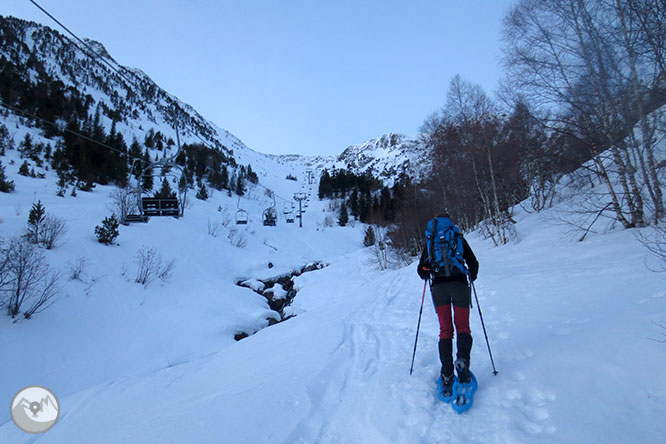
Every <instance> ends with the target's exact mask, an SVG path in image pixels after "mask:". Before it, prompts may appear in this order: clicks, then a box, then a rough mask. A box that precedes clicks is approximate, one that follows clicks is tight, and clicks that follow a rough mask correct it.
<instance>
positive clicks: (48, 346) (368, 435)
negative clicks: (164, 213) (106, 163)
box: [0, 139, 666, 444]
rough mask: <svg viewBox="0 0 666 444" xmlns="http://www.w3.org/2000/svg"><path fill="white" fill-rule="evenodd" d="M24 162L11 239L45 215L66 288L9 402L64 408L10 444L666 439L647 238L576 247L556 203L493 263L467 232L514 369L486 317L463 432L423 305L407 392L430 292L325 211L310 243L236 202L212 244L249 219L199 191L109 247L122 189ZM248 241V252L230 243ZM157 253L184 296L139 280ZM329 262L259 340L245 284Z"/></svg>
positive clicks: (12, 349) (663, 297)
mask: <svg viewBox="0 0 666 444" xmlns="http://www.w3.org/2000/svg"><path fill="white" fill-rule="evenodd" d="M19 140H20V139H19ZM12 156H14V157H12ZM12 158H15V160H18V157H17V153H16V152H15V151H9V152H8V155H7V156H5V157H3V158H2V161H3V164H4V165H5V166H7V172H8V174H9V176H10V178H11V179H12V180H14V181H15V182H16V192H14V193H10V194H0V218H1V219H2V220H1V221H0V236H2V237H3V238H4V239H5V240H7V239H8V238H10V237H11V236H13V235H18V234H21V233H22V231H23V229H24V227H25V222H26V220H27V216H28V211H29V209H30V206H31V204H32V202H33V201H36V200H37V199H41V201H42V202H43V203H44V204H45V206H46V209H47V212H50V213H53V214H55V215H57V216H59V217H62V218H65V219H66V220H67V225H68V232H67V234H66V236H65V238H64V239H63V242H62V243H61V245H60V246H58V247H57V248H55V249H53V250H48V251H44V253H45V255H46V257H47V259H48V261H49V263H50V264H51V267H52V268H54V269H57V270H60V271H61V273H62V276H61V281H60V288H61V293H60V296H59V297H58V300H57V301H56V303H55V304H54V305H53V306H51V307H50V308H48V309H47V310H45V311H44V312H42V313H39V314H37V315H35V316H34V318H32V319H30V320H19V321H17V322H13V321H12V320H11V319H10V318H8V317H7V316H5V315H4V313H3V315H2V317H0V351H1V353H2V362H1V363H0V404H2V403H5V405H6V406H7V407H9V405H10V401H11V399H12V397H13V395H14V394H15V393H16V392H18V391H19V390H20V389H21V388H22V387H24V386H27V385H42V386H45V387H47V388H49V389H51V390H52V391H53V392H55V394H56V395H57V396H58V398H59V400H60V405H61V411H60V419H59V421H58V423H57V424H56V425H55V426H54V427H53V428H52V429H51V430H49V431H48V432H46V433H44V434H42V435H30V434H26V433H24V432H22V431H21V430H19V429H18V428H17V427H16V426H15V425H14V424H13V423H12V421H11V419H10V414H9V408H6V409H0V424H2V425H1V426H0V443H12V444H13V443H39V444H48V443H96V444H105V443H109V444H111V443H253V444H255V443H256V444H259V443H271V444H277V443H308V444H309V443H349V444H351V443H359V444H360V443H363V444H368V443H449V442H455V443H486V444H494V443H630V442H631V443H663V442H665V441H664V440H665V439H666V438H665V437H666V420H665V418H666V378H665V377H664V371H665V369H666V343H664V342H663V339H664V338H666V337H665V336H664V332H666V330H664V329H663V328H662V327H660V325H661V326H664V325H666V285H664V278H665V276H664V275H663V274H657V273H653V272H651V271H649V270H648V269H647V267H646V263H645V262H646V260H648V261H649V258H647V253H646V250H645V249H644V248H643V247H642V246H641V245H640V244H639V243H638V242H637V241H636V238H635V235H636V230H633V231H624V230H623V231H611V232H609V233H606V234H590V235H588V237H587V238H586V240H585V241H584V242H576V241H575V240H574V239H573V238H572V236H570V235H567V228H566V227H563V226H561V225H557V224H555V221H556V220H557V218H558V215H559V214H560V212H561V211H563V207H562V205H565V204H560V205H559V206H557V207H555V208H552V209H550V210H548V211H545V212H543V213H541V214H525V213H521V212H519V214H518V215H517V219H518V224H517V231H518V234H519V236H520V241H519V242H514V243H512V244H510V245H507V246H503V247H494V246H492V243H491V242H490V241H487V240H483V239H482V238H480V236H479V235H478V234H476V233H471V234H469V235H468V240H469V243H470V244H471V246H472V248H473V249H474V250H475V253H476V255H477V257H478V258H479V261H480V264H481V267H480V273H479V279H478V280H477V282H476V289H477V291H478V297H479V301H480V303H481V308H482V310H483V315H484V319H485V323H486V328H487V331H488V336H489V339H490V345H491V347H492V352H493V355H494V358H495V364H496V366H497V369H498V371H499V374H498V375H497V376H494V375H493V374H492V367H491V365H490V360H489V357H488V350H487V348H486V344H485V340H484V335H483V331H482V328H481V324H480V321H479V316H478V312H477V306H476V302H475V303H474V309H473V311H472V318H471V319H472V330H473V335H474V340H475V343H474V348H473V351H472V369H473V371H474V372H475V374H476V376H477V378H478V381H479V390H478V392H477V394H476V397H475V403H474V407H473V408H472V409H471V410H470V411H468V412H465V413H463V414H460V415H459V414H457V413H455V412H454V411H453V410H452V409H451V408H450V406H449V405H445V404H442V403H441V402H439V401H438V400H437V397H436V393H435V380H436V378H437V375H438V372H439V362H438V356H437V350H436V349H437V345H436V344H437V339H438V326H437V319H436V316H435V314H434V310H433V308H432V304H431V302H430V299H429V293H428V295H426V303H425V307H424V313H423V320H422V325H421V333H420V337H419V342H418V349H417V352H416V362H415V369H414V374H413V375H412V376H410V375H409V367H410V360H411V356H412V349H413V346H414V338H415V333H416V324H417V319H418V313H419V306H420V302H421V295H422V291H423V288H424V284H423V281H421V280H420V279H419V278H418V276H417V275H416V272H415V264H411V265H409V266H407V267H405V268H401V269H395V270H389V271H380V270H379V269H378V268H377V266H376V265H375V261H373V260H372V254H371V251H370V249H363V248H362V246H361V240H362V236H363V229H364V227H363V226H362V225H361V224H356V225H355V226H354V227H344V228H342V227H324V224H323V220H324V218H325V217H326V216H327V215H329V212H328V211H327V209H328V205H329V202H319V201H317V199H316V197H313V199H312V201H311V203H310V206H309V207H308V211H307V213H306V214H305V216H304V220H303V222H304V227H303V228H302V229H299V228H298V224H297V223H296V224H289V225H287V224H285V223H284V219H283V218H282V214H280V216H281V217H280V220H279V221H278V225H277V226H276V227H263V226H262V225H261V222H260V215H261V210H262V209H263V208H265V207H266V206H267V205H268V204H270V200H269V198H268V197H266V196H265V195H264V194H263V189H261V188H254V189H250V191H249V193H248V194H249V195H250V198H242V199H241V200H240V205H241V206H243V207H244V208H245V209H246V210H248V212H249V213H250V223H249V224H248V225H247V226H240V228H239V226H237V225H235V224H234V223H233V221H232V222H231V223H230V224H228V225H227V226H226V227H224V226H223V227H221V228H220V233H219V235H218V236H217V237H213V236H210V235H208V233H207V227H208V221H209V220H211V221H213V222H215V221H217V222H220V221H222V220H223V219H224V218H225V217H226V218H231V219H233V215H234V212H235V210H236V208H237V205H239V202H238V199H237V198H232V197H227V196H226V194H224V193H215V194H214V195H213V197H212V198H211V199H209V200H208V201H206V202H204V201H199V200H196V199H194V198H193V196H192V195H191V196H190V198H191V202H192V206H191V208H188V210H187V211H186V214H185V217H183V218H181V219H175V218H158V217H154V218H152V219H151V220H150V221H149V222H148V223H147V224H133V225H131V226H129V227H124V226H121V228H120V232H121V234H120V236H119V237H118V239H117V243H118V245H115V246H104V245H102V244H99V243H97V242H96V239H95V237H94V234H93V228H94V226H95V225H98V224H99V223H100V222H101V220H102V218H103V217H105V216H107V215H108V214H110V212H109V210H108V209H107V205H108V203H109V198H108V194H109V193H110V192H111V191H112V188H111V187H102V186H98V187H97V188H95V190H94V191H93V192H91V193H85V192H79V196H78V197H76V198H74V197H71V196H69V194H68V195H67V196H66V197H64V198H60V197H57V196H55V177H54V176H53V175H52V174H50V173H49V175H48V176H47V178H46V179H41V180H40V179H29V178H24V177H21V176H18V175H16V174H15V170H17V169H18V165H19V163H20V162H16V163H15V164H14V165H9V161H10V160H11V159H12ZM256 167H257V168H256V170H257V171H259V173H260V180H261V182H260V183H263V184H264V185H266V186H269V187H271V188H273V189H275V190H278V194H281V195H284V197H289V196H290V195H291V194H290V193H293V192H296V191H298V190H299V189H301V186H302V183H301V182H293V181H287V180H285V179H284V177H285V176H286V174H287V173H288V172H290V171H294V172H295V173H296V175H297V176H298V177H299V179H301V180H302V178H303V169H299V167H293V168H292V169H290V167H289V166H287V165H278V164H273V165H269V162H268V161H266V163H265V165H263V166H262V165H259V161H257V165H256ZM253 168H255V162H253ZM271 168H273V169H274V170H271ZM304 189H307V187H305V188H304ZM315 192H316V187H315ZM192 194H193V193H192ZM218 206H221V207H222V208H223V211H221V212H218V211H217V209H218ZM277 208H278V210H280V209H281V207H280V205H279V204H278V207H277ZM225 214H226V216H225ZM232 231H233V232H234V233H233V234H232ZM241 236H242V238H243V239H244V240H245V246H244V247H242V248H239V247H236V246H234V245H232V240H235V241H237V240H239V239H240V237H241ZM229 237H231V238H232V240H230V239H229ZM142 246H146V247H153V248H156V249H157V250H158V251H159V253H160V254H161V255H162V257H163V258H164V259H165V260H170V259H175V269H174V271H173V274H172V276H171V277H170V278H169V279H167V280H166V281H164V282H163V281H160V280H159V279H158V280H155V281H154V282H152V283H151V284H150V285H148V286H147V287H144V286H142V285H140V284H137V283H135V282H134V276H135V273H136V265H135V264H134V262H133V257H134V256H135V255H136V253H137V251H138V250H139V249H140V248H141V247H142ZM82 256H83V257H85V258H86V260H87V263H88V266H87V268H86V273H85V275H84V276H83V278H82V281H79V280H68V269H69V268H71V267H70V265H69V264H71V263H73V262H75V261H76V260H78V259H79V258H80V257H82ZM316 260H319V261H323V262H325V263H327V264H329V266H328V267H326V268H324V269H322V270H318V271H312V272H308V273H304V274H302V275H301V276H299V277H296V278H295V282H296V287H297V288H298V289H299V292H298V294H297V295H296V298H295V300H294V302H293V304H292V306H291V307H290V312H291V313H294V314H296V316H295V317H293V318H291V319H289V320H287V321H286V322H282V323H279V324H277V325H274V326H271V327H269V328H265V329H262V328H263V327H265V326H267V325H268V321H267V318H270V317H275V316H276V313H274V312H272V311H271V310H270V309H269V307H268V305H267V303H266V300H265V299H264V298H263V297H261V296H259V295H258V294H256V293H255V292H253V291H252V290H250V289H248V288H241V287H238V286H236V285H235V283H236V282H237V281H238V280H240V279H263V278H266V277H271V276H277V275H280V274H282V273H285V272H288V271H290V270H293V269H297V268H299V267H301V266H303V265H306V264H308V263H310V262H312V261H316ZM269 262H271V263H272V264H273V265H274V266H273V268H268V263H269ZM255 330H259V331H258V332H257V333H256V334H254V335H251V336H250V337H248V338H246V339H243V340H241V341H239V342H236V341H235V340H234V338H233V336H234V334H236V333H239V332H243V331H246V332H253V331H255ZM659 341H662V342H659Z"/></svg>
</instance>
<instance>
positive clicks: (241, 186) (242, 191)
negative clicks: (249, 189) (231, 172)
mask: <svg viewBox="0 0 666 444" xmlns="http://www.w3.org/2000/svg"><path fill="white" fill-rule="evenodd" d="M236 194H238V195H239V196H242V195H244V194H245V186H244V184H243V176H242V175H241V174H239V175H238V179H236Z"/></svg>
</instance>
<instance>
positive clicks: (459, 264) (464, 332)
mask: <svg viewBox="0 0 666 444" xmlns="http://www.w3.org/2000/svg"><path fill="white" fill-rule="evenodd" d="M433 234H434V235H433ZM417 272H418V274H419V276H420V277H421V279H431V283H430V292H431V294H432V299H433V302H434V304H435V309H436V311H437V317H438V318H439V359H440V361H441V363H442V370H441V375H442V392H443V393H442V394H443V396H444V397H450V396H452V387H453V383H454V380H455V375H454V372H453V370H454V363H453V357H452V354H453V327H454V325H455V331H456V336H457V351H458V353H457V360H456V362H455V369H456V370H457V372H458V380H459V381H460V382H461V383H463V384H466V383H469V382H470V380H471V376H470V372H469V360H470V352H471V350H472V334H471V331H470V329H469V309H470V307H471V305H472V304H471V302H472V295H471V289H470V284H469V282H468V277H469V280H470V281H474V280H476V276H477V274H478V272H479V262H478V261H477V260H476V256H474V252H473V251H472V249H471V248H470V246H469V244H468V243H467V241H466V240H465V238H464V237H463V235H462V233H460V230H459V229H458V227H456V226H455V224H454V223H453V221H452V220H451V217H450V216H449V215H448V214H446V213H441V214H438V215H437V217H436V218H434V219H432V220H430V221H429V222H428V225H427V228H426V247H425V248H424V249H423V253H422V254H421V260H420V261H419V265H418V269H417ZM452 305H453V320H452V319H451V306H452Z"/></svg>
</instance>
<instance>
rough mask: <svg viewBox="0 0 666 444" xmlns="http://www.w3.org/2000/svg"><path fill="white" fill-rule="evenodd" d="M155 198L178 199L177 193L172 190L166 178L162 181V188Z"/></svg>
mask: <svg viewBox="0 0 666 444" xmlns="http://www.w3.org/2000/svg"><path fill="white" fill-rule="evenodd" d="M155 197H159V198H162V199H167V198H174V197H176V193H175V191H173V190H172V189H171V186H170V185H169V181H168V180H166V177H165V178H164V179H162V187H161V188H160V190H159V191H158V192H157V193H155Z"/></svg>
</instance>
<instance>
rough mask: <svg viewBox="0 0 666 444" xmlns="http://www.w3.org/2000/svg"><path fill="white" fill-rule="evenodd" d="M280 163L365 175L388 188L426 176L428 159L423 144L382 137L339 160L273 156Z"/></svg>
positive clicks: (354, 147) (353, 148)
mask: <svg viewBox="0 0 666 444" xmlns="http://www.w3.org/2000/svg"><path fill="white" fill-rule="evenodd" d="M274 158H275V159H276V160H277V161H278V162H281V163H299V164H303V165H307V166H310V167H312V168H317V169H318V170H323V169H328V170H329V171H330V170H334V169H345V170H348V171H351V172H353V173H356V174H361V173H365V172H369V173H370V174H372V175H373V176H374V177H376V178H378V179H380V180H382V181H383V182H384V184H386V185H387V186H392V185H393V182H394V180H395V179H396V178H397V177H399V176H400V175H401V174H406V175H408V176H410V177H411V178H413V179H414V180H416V181H418V180H420V179H423V178H425V177H427V176H428V174H429V173H430V169H431V165H430V160H429V159H430V156H429V155H428V152H427V148H426V147H425V146H424V145H423V143H421V142H419V141H418V140H416V139H410V138H408V137H407V136H404V135H402V134H393V133H390V134H385V135H383V136H381V137H380V138H378V139H371V140H368V141H366V142H363V143H360V144H358V145H351V146H348V147H347V148H346V149H345V150H344V151H343V152H342V154H340V155H339V156H328V157H327V156H298V155H281V156H274Z"/></svg>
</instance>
